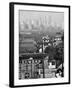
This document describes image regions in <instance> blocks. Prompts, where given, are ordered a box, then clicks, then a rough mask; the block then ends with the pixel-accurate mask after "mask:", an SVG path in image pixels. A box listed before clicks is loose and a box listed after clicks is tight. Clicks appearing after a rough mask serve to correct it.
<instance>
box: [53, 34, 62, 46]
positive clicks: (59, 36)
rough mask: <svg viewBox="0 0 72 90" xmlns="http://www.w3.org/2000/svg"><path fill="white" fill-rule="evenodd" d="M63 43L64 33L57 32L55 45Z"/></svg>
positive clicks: (54, 40) (54, 39)
mask: <svg viewBox="0 0 72 90" xmlns="http://www.w3.org/2000/svg"><path fill="white" fill-rule="evenodd" d="M60 43H62V35H61V34H57V35H56V36H55V37H54V38H53V45H54V46H56V45H58V44H60Z"/></svg>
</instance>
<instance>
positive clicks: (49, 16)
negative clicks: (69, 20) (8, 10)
mask: <svg viewBox="0 0 72 90" xmlns="http://www.w3.org/2000/svg"><path fill="white" fill-rule="evenodd" d="M19 18H20V24H23V22H26V23H29V22H30V21H33V22H34V21H40V22H42V23H43V24H47V25H49V24H51V25H52V26H55V25H56V26H60V27H62V28H64V13H63V12H48V11H47V12H46V11H27V10H20V11H19Z"/></svg>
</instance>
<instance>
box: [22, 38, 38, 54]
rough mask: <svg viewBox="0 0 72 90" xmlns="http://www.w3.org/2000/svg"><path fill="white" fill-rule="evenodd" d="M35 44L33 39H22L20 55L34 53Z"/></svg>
mask: <svg viewBox="0 0 72 90" xmlns="http://www.w3.org/2000/svg"><path fill="white" fill-rule="evenodd" d="M35 45H36V42H35V41H34V40H33V39H31V38H30V39H23V40H22V41H21V43H20V52H21V53H22V52H23V53H24V52H25V53H29V52H36V50H37V48H36V46H35Z"/></svg>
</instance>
